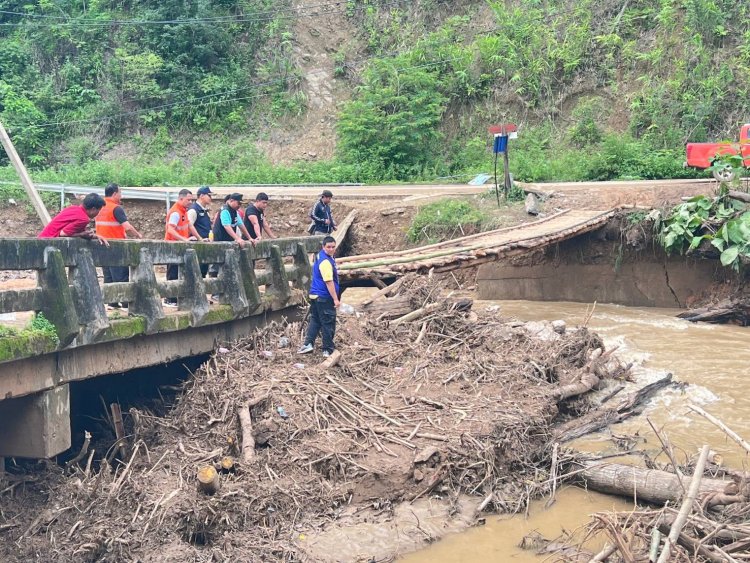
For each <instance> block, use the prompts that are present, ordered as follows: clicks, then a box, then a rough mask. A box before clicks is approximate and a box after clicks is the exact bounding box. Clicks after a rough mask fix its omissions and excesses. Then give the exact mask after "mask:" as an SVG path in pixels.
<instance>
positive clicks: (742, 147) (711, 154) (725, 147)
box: [686, 123, 750, 182]
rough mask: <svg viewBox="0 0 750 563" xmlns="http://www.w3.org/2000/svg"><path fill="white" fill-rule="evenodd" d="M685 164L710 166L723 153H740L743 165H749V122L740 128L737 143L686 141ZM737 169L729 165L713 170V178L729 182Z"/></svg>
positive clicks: (697, 166)
mask: <svg viewBox="0 0 750 563" xmlns="http://www.w3.org/2000/svg"><path fill="white" fill-rule="evenodd" d="M686 151H687V165H688V166H693V167H695V168H710V167H711V166H713V164H714V160H716V157H717V156H722V155H725V154H739V155H742V160H743V165H744V166H745V167H746V168H747V167H750V123H746V124H745V125H743V126H742V128H741V129H740V142H739V143H688V144H687V147H686ZM738 172H739V171H738V170H733V169H732V167H731V166H728V167H725V168H723V169H719V170H714V171H713V174H714V178H716V179H717V180H719V181H725V182H729V181H731V180H734V178H735V177H736V176H737V173H738Z"/></svg>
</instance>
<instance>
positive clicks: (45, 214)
mask: <svg viewBox="0 0 750 563" xmlns="http://www.w3.org/2000/svg"><path fill="white" fill-rule="evenodd" d="M0 143H2V145H3V147H4V148H5V152H6V153H7V155H8V158H9V159H10V163H11V164H12V165H13V168H15V169H16V173H17V174H18V177H19V178H20V179H21V184H22V185H23V189H24V190H26V195H28V196H29V199H30V200H31V203H32V204H33V205H34V209H35V210H36V213H37V215H39V219H41V221H42V226H45V227H46V226H47V225H48V224H49V222H50V221H51V220H52V219H51V217H50V216H49V211H47V208H46V207H44V203H43V202H42V198H41V197H39V193H37V191H36V188H35V187H34V183H33V182H32V181H31V177H30V176H29V173H28V171H27V170H26V167H25V166H24V165H23V162H22V161H21V157H20V156H18V153H17V152H16V147H14V146H13V141H11V140H10V136H9V135H8V132H7V131H6V130H5V127H3V124H2V123H0Z"/></svg>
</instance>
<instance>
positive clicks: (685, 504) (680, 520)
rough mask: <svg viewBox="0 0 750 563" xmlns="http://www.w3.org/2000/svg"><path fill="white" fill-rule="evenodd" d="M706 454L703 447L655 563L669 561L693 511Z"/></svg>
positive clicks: (706, 448)
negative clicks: (673, 548)
mask: <svg viewBox="0 0 750 563" xmlns="http://www.w3.org/2000/svg"><path fill="white" fill-rule="evenodd" d="M708 452H709V447H708V445H704V446H703V449H702V450H701V454H700V457H698V463H697V464H696V466H695V472H694V473H693V479H692V480H691V481H690V487H689V488H688V493H687V495H686V496H685V498H684V499H683V501H682V506H680V512H679V513H678V514H677V518H675V521H674V523H673V524H672V528H671V529H670V530H669V536H667V539H666V540H664V549H663V550H662V552H661V555H659V559H658V560H657V563H667V561H669V556H670V555H671V553H672V546H673V545H675V544H676V543H677V538H679V537H680V532H682V527H683V526H684V525H685V522H687V519H688V516H690V512H691V511H692V510H693V503H694V502H695V497H697V496H698V491H699V490H700V487H701V480H702V479H703V470H704V469H705V468H706V461H707V460H708Z"/></svg>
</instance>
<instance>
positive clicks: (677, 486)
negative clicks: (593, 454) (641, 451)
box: [576, 461, 734, 504]
mask: <svg viewBox="0 0 750 563" xmlns="http://www.w3.org/2000/svg"><path fill="white" fill-rule="evenodd" d="M576 465H577V464H576ZM580 465H581V466H582V471H581V472H580V473H579V474H578V475H577V478H578V479H579V480H580V482H581V483H582V484H583V485H584V486H585V487H587V488H588V489H591V490H592V491H598V492H600V493H607V494H611V495H618V496H622V497H629V498H633V496H635V497H636V500H637V501H645V502H651V503H654V504H664V503H665V502H667V501H672V502H674V501H677V500H679V499H681V498H682V497H683V494H684V490H686V489H687V488H688V486H689V484H690V479H689V478H687V477H682V479H681V478H680V477H678V476H677V475H675V474H674V473H669V472H668V471H660V470H658V469H645V468H642V467H635V466H632V465H625V464H621V463H606V462H602V461H584V462H581V464H580ZM681 480H682V483H680V481H681ZM733 484H734V482H733V481H729V480H722V479H702V480H701V483H700V489H699V491H698V494H701V495H704V494H714V493H718V494H723V493H724V491H725V490H726V489H727V487H730V488H731V487H732V485H733Z"/></svg>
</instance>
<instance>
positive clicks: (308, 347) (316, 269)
mask: <svg viewBox="0 0 750 563" xmlns="http://www.w3.org/2000/svg"><path fill="white" fill-rule="evenodd" d="M322 245H323V248H322V250H321V251H320V252H319V253H318V255H317V256H316V257H315V263H314V264H313V267H312V281H311V282H310V324H309V325H308V326H307V335H306V336H305V342H304V344H302V347H301V348H300V349H299V350H297V353H298V354H308V353H310V352H312V351H313V347H314V345H315V340H316V339H317V338H318V333H322V334H323V357H325V358H327V357H329V356H330V355H331V354H333V349H334V345H333V337H334V335H335V334H336V309H338V308H339V305H340V302H339V274H338V271H337V270H336V261H335V260H334V258H333V256H334V255H335V254H336V239H334V238H333V237H332V236H327V237H325V238H324V239H323V242H322Z"/></svg>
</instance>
